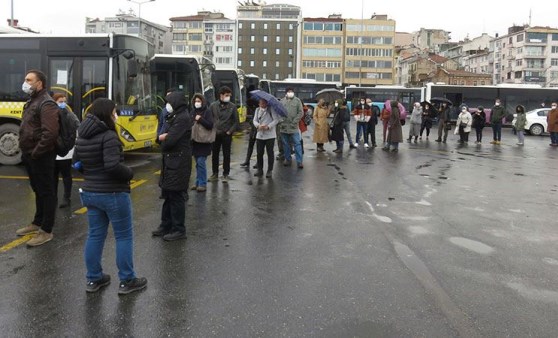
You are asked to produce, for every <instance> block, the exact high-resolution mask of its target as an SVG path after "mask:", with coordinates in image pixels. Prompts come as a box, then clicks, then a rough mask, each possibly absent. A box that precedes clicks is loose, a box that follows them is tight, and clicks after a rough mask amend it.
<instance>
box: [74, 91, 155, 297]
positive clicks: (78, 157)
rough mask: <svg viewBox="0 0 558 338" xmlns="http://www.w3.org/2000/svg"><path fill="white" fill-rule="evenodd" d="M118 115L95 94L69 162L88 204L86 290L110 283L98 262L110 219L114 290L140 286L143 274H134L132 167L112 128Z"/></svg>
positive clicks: (122, 293) (133, 288)
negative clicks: (113, 242)
mask: <svg viewBox="0 0 558 338" xmlns="http://www.w3.org/2000/svg"><path fill="white" fill-rule="evenodd" d="M117 118H118V116H117V114H116V110H115V104H114V103H113V102H112V101H111V100H109V99H105V98H99V99H97V100H95V101H94V102H93V104H92V106H91V111H90V112H89V114H87V116H86V118H85V120H84V121H83V122H82V123H81V125H80V127H79V129H78V135H79V137H78V139H77V141H76V147H75V152H74V162H75V164H74V166H75V167H78V168H79V170H80V171H81V172H82V173H83V176H84V179H85V182H84V184H83V187H82V189H80V195H81V201H82V204H83V205H84V206H85V207H87V218H88V220H89V230H88V234H87V241H86V243H85V265H86V267H87V275H86V277H87V285H86V289H85V290H86V291H87V292H97V291H99V289H101V288H102V287H104V286H107V285H109V284H110V275H108V274H105V273H104V272H103V267H102V265H101V260H102V255H103V247H104V245H105V239H106V237H107V232H108V225H109V222H110V223H111V224H112V228H113V231H114V238H115V239H116V266H117V267H118V277H119V279H120V285H119V288H118V294H120V295H124V294H128V293H131V292H134V291H138V290H141V289H143V288H145V286H146V285H147V279H145V278H138V277H136V273H135V272H134V260H133V229H132V203H131V200H130V180H131V179H132V177H133V173H132V170H131V169H130V168H129V167H127V166H125V165H124V164H123V163H122V144H121V143H120V140H119V139H118V135H117V134H116V127H115V121H116V119H117Z"/></svg>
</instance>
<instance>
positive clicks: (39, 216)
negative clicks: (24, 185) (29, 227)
mask: <svg viewBox="0 0 558 338" xmlns="http://www.w3.org/2000/svg"><path fill="white" fill-rule="evenodd" d="M54 162H56V154H55V153H54V152H51V153H48V154H44V155H43V156H41V157H40V158H37V159H32V158H31V156H29V155H25V154H24V155H23V163H24V164H25V169H26V170H27V174H28V175H29V183H30V185H31V189H33V192H34V193H35V217H34V218H33V224H35V225H38V226H40V227H41V229H42V230H43V231H44V232H48V233H51V232H52V228H53V227H54V217H55V216H56V205H57V204H58V201H57V198H56V194H55V192H54V181H53V179H52V178H53V177H54V167H55V165H56V164H55V163H54Z"/></svg>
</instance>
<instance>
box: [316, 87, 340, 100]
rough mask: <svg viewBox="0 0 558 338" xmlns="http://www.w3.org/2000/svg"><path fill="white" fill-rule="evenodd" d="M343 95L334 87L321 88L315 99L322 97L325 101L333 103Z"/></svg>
mask: <svg viewBox="0 0 558 338" xmlns="http://www.w3.org/2000/svg"><path fill="white" fill-rule="evenodd" d="M343 97H344V94H343V92H342V91H340V90H337V89H335V88H326V89H322V90H320V91H319V92H317V93H316V100H320V99H323V100H324V101H325V102H326V103H333V102H335V101H336V100H339V99H343Z"/></svg>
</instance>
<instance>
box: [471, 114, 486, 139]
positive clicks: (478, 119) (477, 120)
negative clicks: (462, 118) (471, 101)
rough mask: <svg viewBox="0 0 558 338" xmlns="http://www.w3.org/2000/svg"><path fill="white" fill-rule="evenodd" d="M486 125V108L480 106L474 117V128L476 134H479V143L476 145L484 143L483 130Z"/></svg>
mask: <svg viewBox="0 0 558 338" xmlns="http://www.w3.org/2000/svg"><path fill="white" fill-rule="evenodd" d="M485 124H486V114H485V113H484V107H483V106H479V107H478V108H477V111H476V112H475V114H474V115H473V128H475V132H476V134H477V141H476V142H475V143H476V144H481V143H482V130H483V128H484V126H485Z"/></svg>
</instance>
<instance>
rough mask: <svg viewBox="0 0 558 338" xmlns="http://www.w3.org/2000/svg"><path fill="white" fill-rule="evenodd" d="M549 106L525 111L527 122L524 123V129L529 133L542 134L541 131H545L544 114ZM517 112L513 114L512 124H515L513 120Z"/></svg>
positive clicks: (546, 113)
mask: <svg viewBox="0 0 558 338" xmlns="http://www.w3.org/2000/svg"><path fill="white" fill-rule="evenodd" d="M549 111H550V108H538V109H533V110H530V111H528V112H526V113H525V115H526V117H527V123H526V124H525V131H528V132H529V134H531V135H536V136H539V135H542V133H544V132H546V131H547V127H548V126H547V123H546V116H547V115H548V112H549ZM516 118H517V114H513V121H512V126H515V121H516Z"/></svg>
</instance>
